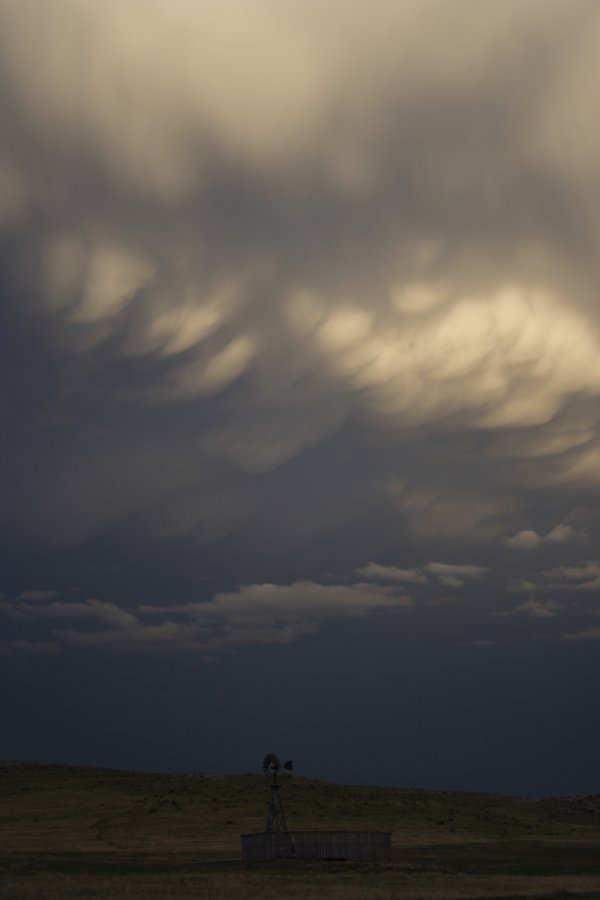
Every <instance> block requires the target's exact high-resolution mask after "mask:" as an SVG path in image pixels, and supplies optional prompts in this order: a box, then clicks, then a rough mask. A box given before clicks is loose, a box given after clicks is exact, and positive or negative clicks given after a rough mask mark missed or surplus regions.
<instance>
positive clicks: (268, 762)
mask: <svg viewBox="0 0 600 900" xmlns="http://www.w3.org/2000/svg"><path fill="white" fill-rule="evenodd" d="M282 768H283V770H284V771H286V772H291V771H292V769H293V764H292V760H291V759H289V760H288V761H287V762H286V763H284V765H283V767H282V765H281V763H280V762H279V757H278V756H277V755H276V754H275V753H267V755H266V756H265V758H264V760H263V772H264V773H265V777H266V779H267V781H270V782H271V799H270V801H269V811H268V813H267V827H266V828H265V831H266V832H268V833H271V834H272V833H273V832H282V831H287V830H288V829H287V822H286V821H285V812H284V811H283V803H282V802H281V793H280V792H281V784H280V783H279V780H278V779H279V773H280V772H281V770H282Z"/></svg>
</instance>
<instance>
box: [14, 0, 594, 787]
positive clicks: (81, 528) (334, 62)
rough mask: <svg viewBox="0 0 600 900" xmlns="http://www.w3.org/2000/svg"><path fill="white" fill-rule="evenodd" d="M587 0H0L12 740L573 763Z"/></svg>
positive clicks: (583, 420) (349, 769) (233, 762)
mask: <svg viewBox="0 0 600 900" xmlns="http://www.w3.org/2000/svg"><path fill="white" fill-rule="evenodd" d="M599 83H600V7H599V5H598V3H597V2H596V0H528V2H527V3H524V2H522V0H518V2H517V0H418V2H417V0H403V2H400V0H374V2H373V3H370V4H366V3H364V2H362V0H360V2H359V0H356V2H355V0H325V2H323V0H320V2H317V0H228V2H221V0H170V2H169V3H165V2H163V0H118V2H117V0H114V2H113V0H108V2H104V3H92V2H89V3H88V2H83V0H44V2H39V0H2V2H0V122H1V128H0V290H1V294H0V296H1V312H0V325H1V337H0V367H1V369H2V382H3V385H4V391H3V394H4V397H3V400H2V406H1V408H0V411H1V416H2V453H3V460H2V469H1V473H0V483H1V491H2V503H1V512H0V515H1V518H0V536H1V539H2V551H1V553H2V558H1V563H2V565H1V568H0V629H1V631H0V636H1V637H0V668H1V670H2V682H3V684H4V685H5V686H10V687H9V689H8V690H5V691H4V692H3V694H4V697H3V701H2V708H3V719H4V722H5V726H6V728H5V730H4V733H3V737H2V739H1V743H0V756H4V757H7V758H21V759H39V760H51V761H63V762H77V763H93V764H106V765H114V766H122V767H130V768H138V767H139V768H154V769H200V770H211V771H222V770H229V771H251V770H254V769H256V770H257V771H258V770H260V763H261V760H262V757H263V756H264V754H265V753H267V752H270V751H274V752H277V753H281V754H282V755H284V756H286V758H287V757H288V756H292V757H294V758H295V759H296V760H297V768H298V770H299V771H300V772H301V773H303V774H307V775H312V776H315V777H323V778H333V779H337V780H340V781H342V780H349V781H362V782H368V781H371V782H379V783H384V784H398V785H420V786H423V787H427V786H431V787H447V788H468V789H475V790H500V791H506V792H514V793H523V794H543V793H546V794H550V793H566V792H594V791H595V792H597V791H599V790H600V783H599V781H598V774H597V745H598V740H599V738H600V726H599V725H598V720H597V715H596V711H597V704H598V700H599V699H600V698H599V696H598V695H599V693H600V692H599V683H600V682H599V676H600V671H599V670H600V665H599V661H600V660H599V656H598V650H599V649H600V645H599V643H598V641H599V640H600V604H599V602H598V601H599V593H600V548H599V547H598V532H599V528H600V515H599V507H598V497H599V491H600V431H599V423H600V305H599V303H598V284H599V283H600V253H599V252H598V244H599V238H600V164H599V160H600V126H599V122H600V92H599V90H598V84H599Z"/></svg>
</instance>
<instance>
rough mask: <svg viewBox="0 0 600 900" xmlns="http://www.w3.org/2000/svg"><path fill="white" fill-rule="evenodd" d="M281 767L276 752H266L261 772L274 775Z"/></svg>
mask: <svg viewBox="0 0 600 900" xmlns="http://www.w3.org/2000/svg"><path fill="white" fill-rule="evenodd" d="M280 769H281V763H280V762H279V757H278V756H277V754H276V753H267V755H266V756H265V758H264V760H263V772H264V773H265V775H276V774H277V772H279V770H280Z"/></svg>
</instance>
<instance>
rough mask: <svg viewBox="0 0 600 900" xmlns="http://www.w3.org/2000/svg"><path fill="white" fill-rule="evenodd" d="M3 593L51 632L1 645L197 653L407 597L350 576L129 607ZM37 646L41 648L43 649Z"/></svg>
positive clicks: (278, 638)
mask: <svg viewBox="0 0 600 900" xmlns="http://www.w3.org/2000/svg"><path fill="white" fill-rule="evenodd" d="M44 599H45V598H38V601H40V602H25V601H23V600H22V599H21V598H19V597H17V598H15V599H14V600H4V601H0V613H2V614H3V615H4V616H6V617H8V618H9V619H12V620H13V621H16V622H24V623H29V624H34V625H36V626H43V627H44V628H45V630H46V631H49V634H50V636H51V638H52V640H51V641H49V640H47V639H44V640H43V641H39V642H23V640H22V639H16V640H14V641H12V642H9V641H7V642H4V643H5V645H6V648H5V649H12V650H29V649H31V650H32V651H33V652H36V651H37V650H39V649H40V646H39V645H40V644H41V647H42V648H46V650H49V648H50V647H52V648H53V650H56V649H57V648H58V647H60V646H61V645H62V646H68V645H77V646H90V647H99V648H108V649H111V648H112V649H118V650H123V651H143V652H152V653H174V652H175V653H178V652H191V653H195V654H198V655H199V656H200V657H202V656H203V655H207V654H208V658H210V655H211V654H215V653H223V652H229V651H231V650H232V649H234V648H237V647H243V646H247V645H254V644H280V643H289V642H290V641H293V640H296V639H297V638H298V637H301V636H302V635H305V634H312V633H314V632H316V631H317V630H318V629H319V627H320V625H321V624H322V623H323V622H324V621H326V620H327V619H335V618H339V617H348V616H349V617H352V618H354V617H363V616H369V615H374V614H377V613H382V612H388V613H390V612H391V613H394V612H400V611H403V610H408V609H410V608H411V607H412V606H413V603H414V601H413V600H412V598H411V597H409V596H406V595H405V594H402V593H399V592H398V591H397V590H395V589H393V588H389V587H381V586H374V585H372V584H362V583H353V584H347V585H323V584H319V583H316V582H309V581H302V582H296V583H294V584H290V585H277V584H253V585H245V586H243V587H241V588H240V589H239V590H238V591H235V592H231V593H219V594H216V595H215V596H214V597H213V598H212V599H210V600H206V601H203V602H197V603H185V604H178V603H171V604H169V605H166V606H158V605H156V604H155V605H147V604H140V605H138V606H137V607H135V608H133V609H125V608H124V607H122V606H118V605H117V604H115V603H113V602H110V601H106V600H98V599H95V598H90V599H86V600H67V601H51V602H49V603H48V602H41V601H42V600H44ZM40 652H43V650H41V651H40Z"/></svg>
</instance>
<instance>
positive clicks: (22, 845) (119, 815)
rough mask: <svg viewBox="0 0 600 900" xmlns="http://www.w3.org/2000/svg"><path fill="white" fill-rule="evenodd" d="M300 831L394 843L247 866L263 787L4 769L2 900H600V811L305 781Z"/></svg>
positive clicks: (292, 788) (583, 803)
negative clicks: (385, 855) (358, 834)
mask: <svg viewBox="0 0 600 900" xmlns="http://www.w3.org/2000/svg"><path fill="white" fill-rule="evenodd" d="M283 798H284V803H285V808H286V813H287V818H288V824H289V827H290V828H291V829H294V830H313V829H315V830H321V829H323V830H328V829H348V830H352V831H360V830H377V831H391V832H392V860H391V863H390V864H389V865H386V866H381V865H377V866H376V865H373V866H370V865H360V864H350V863H337V862H336V863H327V862H323V863H281V862H279V863H271V864H253V865H247V864H243V863H242V862H241V861H240V841H239V835H240V834H243V833H249V832H253V831H262V830H263V829H264V823H265V816H266V806H267V801H268V789H267V788H266V786H265V782H264V779H263V777H262V776H260V775H203V774H189V775H165V774H145V773H137V772H121V771H114V770H107V769H90V768H79V767H72V766H47V765H36V764H23V763H9V762H4V763H1V762H0V838H1V840H0V896H6V897H10V898H13V897H14V898H20V897H23V898H25V897H27V898H31V897H38V898H49V900H54V898H57V900H58V898H63V897H64V898H72V897H78V898H88V897H90V898H91V897H94V898H111V900H112V898H120V897H123V898H125V897H132V898H146V897H148V898H154V897H156V898H158V897H160V898H162V900H167V898H186V897H208V898H217V900H218V898H223V900H225V898H241V900H244V898H287V897H289V898H302V900H306V898H321V897H323V898H350V900H352V898H356V900H358V898H360V900H363V898H373V900H378V898H386V900H391V898H395V897H402V898H404V900H407V898H423V900H425V898H431V900H433V898H476V897H504V898H509V897H510V898H517V897H519V898H520V897H546V898H550V897H552V898H567V897H587V898H600V797H579V798H554V799H548V800H539V801H534V800H526V799H522V798H514V797H504V796H499V795H496V794H476V793H461V792H455V791H452V792H451V791H425V790H403V789H400V788H382V787H368V786H359V787H356V786H346V785H337V784H330V783H328V782H321V781H313V780H310V779H306V778H300V777H294V778H292V779H289V780H288V781H287V782H286V784H285V788H284V795H283Z"/></svg>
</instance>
